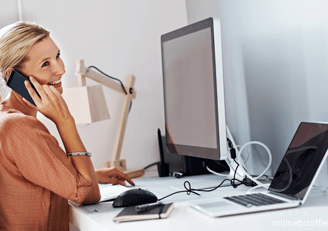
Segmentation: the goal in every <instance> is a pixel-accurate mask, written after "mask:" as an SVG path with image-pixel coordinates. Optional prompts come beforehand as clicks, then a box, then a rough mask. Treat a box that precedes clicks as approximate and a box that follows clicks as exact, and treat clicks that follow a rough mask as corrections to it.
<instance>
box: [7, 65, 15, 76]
mask: <svg viewBox="0 0 328 231" xmlns="http://www.w3.org/2000/svg"><path fill="white" fill-rule="evenodd" d="M12 70H14V68H13V67H9V68H8V69H7V71H6V73H7V75H8V76H10V74H11V72H12Z"/></svg>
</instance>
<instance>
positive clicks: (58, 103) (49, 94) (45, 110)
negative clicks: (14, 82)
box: [23, 77, 73, 125]
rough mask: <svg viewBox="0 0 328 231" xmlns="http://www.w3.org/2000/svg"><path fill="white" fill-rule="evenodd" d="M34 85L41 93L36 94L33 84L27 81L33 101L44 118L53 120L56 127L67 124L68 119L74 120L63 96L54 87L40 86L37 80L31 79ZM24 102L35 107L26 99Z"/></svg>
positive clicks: (26, 84)
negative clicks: (63, 123)
mask: <svg viewBox="0 0 328 231" xmlns="http://www.w3.org/2000/svg"><path fill="white" fill-rule="evenodd" d="M30 80H31V82H32V84H33V85H34V87H35V89H36V90H37V92H38V93H39V95H40V97H39V96H38V94H37V93H36V92H35V90H34V89H33V88H32V86H31V84H30V83H29V82H28V81H25V86H26V88H27V90H28V92H29V93H30V95H31V97H32V99H33V100H34V102H35V104H36V106H37V107H36V109H37V110H38V111H39V112H41V113H42V114H43V115H44V116H46V117H47V118H49V119H50V120H52V121H53V122H54V123H55V124H56V125H58V124H59V123H61V122H65V121H67V120H68V119H73V117H72V115H71V114H70V112H69V110H68V107H67V105H66V102H65V101H64V99H63V97H62V96H61V94H60V93H59V92H58V91H57V90H56V88H55V87H54V86H49V85H47V84H46V85H40V84H39V83H38V81H36V79H35V78H33V77H30ZM23 100H24V102H25V103H27V104H28V105H29V106H31V107H34V108H35V106H34V105H33V104H31V103H30V102H29V101H27V100H26V99H24V98H23Z"/></svg>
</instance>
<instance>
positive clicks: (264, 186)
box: [247, 184, 270, 194]
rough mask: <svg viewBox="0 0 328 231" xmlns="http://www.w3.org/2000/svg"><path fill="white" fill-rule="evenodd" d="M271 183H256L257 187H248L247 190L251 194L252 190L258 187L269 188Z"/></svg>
mask: <svg viewBox="0 0 328 231" xmlns="http://www.w3.org/2000/svg"><path fill="white" fill-rule="evenodd" d="M269 186H270V184H261V185H256V186H255V187H252V188H250V189H248V191H247V194H250V193H252V191H254V190H255V189H258V188H266V189H267V188H269Z"/></svg>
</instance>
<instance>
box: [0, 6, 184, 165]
mask: <svg viewBox="0 0 328 231" xmlns="http://www.w3.org/2000/svg"><path fill="white" fill-rule="evenodd" d="M22 2H23V5H22V7H23V17H24V20H25V21H33V22H36V23H38V24H40V25H41V26H43V27H45V28H47V29H49V30H50V31H51V37H52V38H53V39H54V41H55V42H56V43H57V45H58V46H59V48H60V49H61V54H62V57H63V60H64V62H65V64H66V74H65V78H64V80H63V83H64V87H69V86H77V80H76V77H75V75H74V71H75V61H76V60H77V59H84V60H85V65H86V66H90V65H95V66H97V67H98V68H100V69H101V70H102V71H104V72H105V73H107V74H109V75H112V76H114V77H117V78H119V79H121V80H123V82H124V81H126V77H127V76H128V75H129V74H133V75H135V77H136V84H135V89H136V91H137V98H136V100H134V101H133V106H132V110H131V113H130V115H129V119H128V124H127V129H126V133H125V134H126V135H125V139H124V144H123V149H122V154H121V158H125V159H126V160H127V166H128V169H134V168H143V167H145V166H146V165H148V164H150V163H153V162H156V161H158V160H159V151H158V143H157V136H156V134H157V128H161V129H162V131H164V106H163V84H162V67H161V53H160V36H161V35H162V34H164V33H167V32H169V31H171V30H174V29H176V28H179V27H182V26H185V25H186V24H187V17H186V6H185V1H184V0H165V1H154V0H138V1H135V0H122V1H115V0H111V1H107V0H106V1H105V0H94V1H81V0H70V1H66V0H56V1H43V0H29V1H22ZM17 20H18V13H17V2H16V1H7V0H0V26H1V27H2V26H4V25H6V24H8V23H12V22H14V21H17ZM88 84H95V83H93V82H92V81H91V80H90V81H89V82H88ZM103 90H104V92H105V96H106V100H107V103H108V108H109V112H110V115H111V119H110V120H108V121H102V122H97V123H94V124H90V125H78V130H79V132H80V135H81V137H82V140H83V142H84V144H85V146H86V148H87V149H88V151H90V152H92V153H93V156H92V160H93V163H94V166H95V167H96V168H101V167H102V164H103V162H104V161H107V160H110V158H111V153H112V150H113V146H114V141H115V136H116V130H117V126H118V119H119V114H120V110H121V103H122V101H123V99H122V96H121V95H120V94H118V93H116V92H115V91H113V90H110V89H108V88H106V87H103ZM39 118H40V119H41V120H42V121H44V123H46V125H47V127H48V128H49V129H50V131H51V133H52V134H54V135H55V136H56V137H59V136H58V133H56V129H55V126H54V125H53V123H52V122H50V121H49V120H47V119H46V118H44V117H42V116H40V117H39Z"/></svg>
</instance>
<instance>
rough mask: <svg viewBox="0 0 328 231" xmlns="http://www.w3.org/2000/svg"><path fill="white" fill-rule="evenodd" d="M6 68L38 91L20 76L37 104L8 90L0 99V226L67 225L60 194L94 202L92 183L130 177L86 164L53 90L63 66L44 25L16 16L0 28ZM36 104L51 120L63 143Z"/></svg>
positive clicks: (1, 63) (1, 64)
mask: <svg viewBox="0 0 328 231" xmlns="http://www.w3.org/2000/svg"><path fill="white" fill-rule="evenodd" d="M14 69H16V70H18V71H20V72H21V73H23V74H24V75H26V76H30V80H31V82H32V84H33V85H34V87H35V88H36V90H37V92H38V93H39V95H40V97H39V96H38V95H37V93H36V92H35V90H33V88H32V87H31V85H30V84H29V83H28V81H25V84H26V88H27V90H28V91H29V93H30V95H31V97H32V98H33V100H34V102H35V103H36V106H37V107H35V106H34V105H33V104H31V103H30V102H29V101H27V100H25V99H24V98H22V97H21V96H20V95H19V94H17V93H16V92H15V91H11V94H10V96H9V97H8V98H7V99H5V100H4V102H3V103H2V104H0V160H1V161H0V191H1V197H0V230H2V229H5V230H68V229H69V224H68V201H67V200H68V199H69V200H71V201H74V202H76V203H79V204H89V203H97V202H98V201H99V200H100V192H99V187H98V183H113V184H122V185H125V180H127V181H128V182H129V183H130V184H131V185H134V183H133V182H132V181H131V179H129V178H128V177H127V176H126V175H125V174H124V173H122V172H120V171H118V170H117V169H115V168H114V169H100V170H94V168H93V165H92V162H91V160H90V158H89V156H88V155H89V153H87V150H86V149H85V147H84V145H83V143H82V141H81V139H80V137H79V134H78V132H77V129H76V126H75V123H74V119H73V117H72V115H71V114H70V112H69V110H68V108H67V106H66V103H65V101H64V100H63V98H62V96H61V93H62V92H63V88H62V85H61V78H62V76H63V75H64V73H65V66H64V63H63V61H62V59H61V58H60V50H59V49H58V47H57V46H56V44H55V43H54V41H53V40H52V39H51V38H50V37H49V32H48V31H46V30H45V29H43V28H41V27H39V26H37V25H35V24H31V23H24V22H18V23H15V24H12V25H9V26H7V27H5V28H3V29H1V30H0V71H1V74H2V78H3V79H4V80H5V81H7V80H8V78H9V76H10V73H11V71H12V70H14ZM37 112H40V113H42V114H43V115H45V116H46V117H47V118H49V119H50V120H52V121H53V122H54V123H55V125H56V127H57V129H58V131H59V134H60V136H61V139H62V141H63V144H64V146H65V151H64V150H62V149H61V148H60V146H59V144H58V142H57V140H56V139H55V138H54V137H53V136H52V135H50V133H49V131H48V130H47V128H46V127H45V126H44V125H43V124H42V123H41V122H40V121H39V120H38V119H37V118H36V115H37ZM77 153H79V154H80V155H76V154H77Z"/></svg>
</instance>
